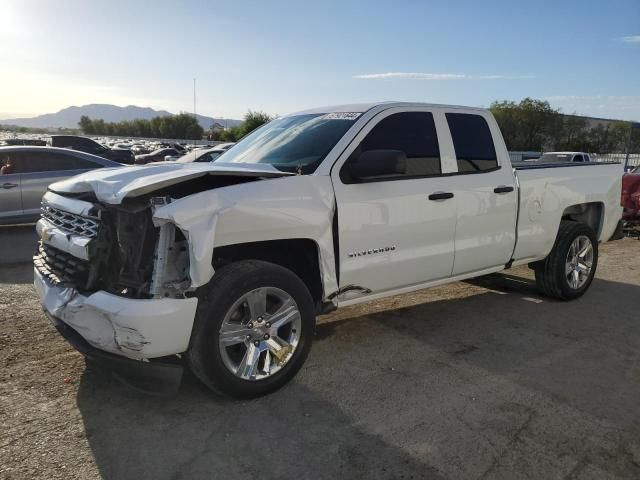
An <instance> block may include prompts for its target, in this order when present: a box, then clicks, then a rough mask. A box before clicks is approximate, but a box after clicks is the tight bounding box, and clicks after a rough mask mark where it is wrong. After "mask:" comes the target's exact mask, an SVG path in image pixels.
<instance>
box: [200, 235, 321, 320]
mask: <svg viewBox="0 0 640 480" xmlns="http://www.w3.org/2000/svg"><path fill="white" fill-rule="evenodd" d="M238 260H262V261H265V262H271V263H275V264H277V265H280V266H282V267H285V268H288V269H289V270H291V271H292V272H293V273H295V274H296V275H297V276H298V277H300V279H301V280H302V281H303V282H304V283H305V285H306V286H307V288H308V289H309V292H310V293H311V297H312V298H313V302H314V304H315V305H316V309H317V310H321V308H322V298H323V288H322V280H321V277H320V262H319V257H318V245H317V244H316V242H314V241H313V240H310V239H306V238H300V239H286V240H266V241H261V242H250V243H241V244H237V245H226V246H224V247H217V248H215V249H214V250H213V261H212V263H213V268H214V269H216V268H219V267H221V266H223V265H227V264H229V263H232V262H236V261H238Z"/></svg>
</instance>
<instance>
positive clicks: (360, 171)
mask: <svg viewBox="0 0 640 480" xmlns="http://www.w3.org/2000/svg"><path fill="white" fill-rule="evenodd" d="M346 166H347V171H348V172H349V175H350V176H351V178H353V179H354V180H366V179H371V178H375V177H384V176H394V175H402V174H404V173H405V172H406V168H407V156H406V154H405V153H404V152H402V151H400V150H369V151H366V152H363V153H361V154H360V155H358V156H357V157H353V156H352V157H351V158H350V159H349V161H348V162H347V165H346Z"/></svg>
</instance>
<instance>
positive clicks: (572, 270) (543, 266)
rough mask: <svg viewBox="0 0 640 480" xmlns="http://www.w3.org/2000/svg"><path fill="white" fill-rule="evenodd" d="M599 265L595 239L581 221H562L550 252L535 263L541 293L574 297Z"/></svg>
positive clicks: (579, 292)
mask: <svg viewBox="0 0 640 480" xmlns="http://www.w3.org/2000/svg"><path fill="white" fill-rule="evenodd" d="M597 266H598V240H597V238H596V235H595V233H594V231H593V230H592V229H591V228H589V227H588V226H587V225H585V224H583V223H578V222H573V221H569V220H563V221H562V222H560V228H559V230H558V236H557V237H556V242H555V244H554V246H553V249H552V250H551V253H549V255H548V256H547V258H545V259H544V260H541V261H540V262H538V263H536V264H535V266H534V270H535V276H536V285H537V286H538V289H539V290H540V292H541V293H542V294H543V295H545V296H547V297H551V298H557V299H559V300H573V299H575V298H578V297H581V296H582V295H584V293H585V292H586V291H587V289H588V288H589V286H590V285H591V282H592V281H593V277H594V275H595V273H596V268H597Z"/></svg>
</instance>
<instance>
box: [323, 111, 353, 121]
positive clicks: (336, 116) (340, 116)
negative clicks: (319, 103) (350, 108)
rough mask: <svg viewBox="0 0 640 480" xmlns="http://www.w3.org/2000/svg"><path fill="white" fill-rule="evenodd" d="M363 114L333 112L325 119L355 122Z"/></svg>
mask: <svg viewBox="0 0 640 480" xmlns="http://www.w3.org/2000/svg"><path fill="white" fill-rule="evenodd" d="M360 115H362V113H360V112H333V113H327V114H326V115H325V116H324V118H326V119H327V120H355V119H356V118H358V117H359V116H360Z"/></svg>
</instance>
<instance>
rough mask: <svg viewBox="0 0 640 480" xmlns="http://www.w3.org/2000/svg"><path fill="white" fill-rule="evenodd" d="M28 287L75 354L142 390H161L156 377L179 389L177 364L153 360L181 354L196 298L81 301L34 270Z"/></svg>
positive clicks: (103, 296)
mask: <svg viewBox="0 0 640 480" xmlns="http://www.w3.org/2000/svg"><path fill="white" fill-rule="evenodd" d="M34 286H35V289H36V291H37V293H38V296H39V297H40V302H41V303H42V307H43V309H44V311H45V313H46V314H47V316H48V317H49V318H50V319H51V321H52V322H53V324H54V325H55V326H56V328H57V329H58V331H59V332H60V333H61V334H62V335H63V336H64V337H65V338H66V339H67V340H68V341H69V342H70V343H71V345H72V346H74V347H75V348H76V349H77V350H79V351H80V352H81V353H83V354H85V355H86V356H87V357H89V358H92V359H94V360H99V361H100V363H102V364H104V365H105V366H107V367H109V368H110V369H112V370H113V371H114V373H116V375H117V376H119V377H120V378H121V379H124V380H129V381H128V382H127V383H131V384H135V386H137V387H138V388H141V389H143V390H145V391H155V390H160V391H164V390H167V387H166V386H165V387H162V383H163V382H161V381H160V380H161V379H160V378H159V377H163V378H164V382H165V383H166V382H167V381H168V382H169V384H174V383H175V382H176V381H177V384H179V382H180V379H181V377H182V365H181V364H180V363H173V364H172V363H166V362H164V363H163V362H162V361H158V360H161V359H162V357H167V356H171V355H176V354H180V353H183V352H185V351H186V350H187V348H188V346H189V339H190V337H191V329H192V327H193V320H194V317H195V313H196V307H197V305H198V300H197V298H195V297H193V298H182V299H175V298H159V299H130V298H124V297H120V296H117V295H113V294H110V293H107V292H104V291H98V292H95V293H92V294H90V295H88V296H84V295H82V294H80V293H79V292H78V291H77V290H75V289H73V288H66V287H62V286H56V285H52V284H51V283H50V282H48V280H46V279H45V278H44V277H43V276H42V274H41V273H40V272H39V271H38V269H34ZM153 359H156V360H155V361H154V360H153ZM176 368H178V370H175V369H176ZM145 372H146V373H145ZM163 372H164V373H163ZM131 377H133V378H131ZM141 379H146V380H144V381H142V386H141V385H140V384H141V382H140V380H141ZM154 385H155V387H154ZM171 386H175V387H177V385H171ZM169 389H171V388H169Z"/></svg>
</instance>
